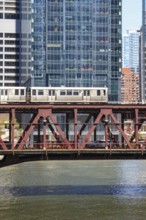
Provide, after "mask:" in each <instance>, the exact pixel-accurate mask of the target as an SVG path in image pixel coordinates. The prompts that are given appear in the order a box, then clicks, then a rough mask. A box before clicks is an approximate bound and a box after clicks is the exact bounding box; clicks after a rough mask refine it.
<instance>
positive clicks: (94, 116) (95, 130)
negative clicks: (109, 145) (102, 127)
mask: <svg viewBox="0 0 146 220" xmlns="http://www.w3.org/2000/svg"><path fill="white" fill-rule="evenodd" d="M93 118H94V121H95V120H96V115H93ZM96 128H97V126H96ZM96 128H95V129H94V141H96V132H97V129H96Z"/></svg>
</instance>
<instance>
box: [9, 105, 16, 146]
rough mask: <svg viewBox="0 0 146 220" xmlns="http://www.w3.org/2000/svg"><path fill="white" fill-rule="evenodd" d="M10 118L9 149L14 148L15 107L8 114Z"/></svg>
mask: <svg viewBox="0 0 146 220" xmlns="http://www.w3.org/2000/svg"><path fill="white" fill-rule="evenodd" d="M10 120H11V126H10V127H11V149H12V150H13V149H14V147H15V146H14V138H15V135H14V132H15V128H14V126H15V124H14V122H15V109H12V110H11V114H10Z"/></svg>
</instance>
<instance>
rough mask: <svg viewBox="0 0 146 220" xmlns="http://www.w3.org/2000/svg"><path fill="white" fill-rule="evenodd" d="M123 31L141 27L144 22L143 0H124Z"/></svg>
mask: <svg viewBox="0 0 146 220" xmlns="http://www.w3.org/2000/svg"><path fill="white" fill-rule="evenodd" d="M122 15H123V18H122V26H123V28H122V33H123V34H125V33H126V30H127V29H133V28H134V29H135V28H136V29H140V27H141V24H142V0H122Z"/></svg>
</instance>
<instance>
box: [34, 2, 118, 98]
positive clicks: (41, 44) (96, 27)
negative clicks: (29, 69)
mask: <svg viewBox="0 0 146 220" xmlns="http://www.w3.org/2000/svg"><path fill="white" fill-rule="evenodd" d="M121 11H122V1H121V0H96V1H95V0H90V1H89V0H80V1H79V0H73V1H70V0H33V4H32V52H33V77H34V85H35V86H67V87H78V86H81V87H82V86H83V87H98V86H99V87H100V86H101V87H103V86H107V87H108V89H109V100H112V101H117V100H119V99H120V78H121V65H122V61H121V60H122V59H121V57H122V54H121V53H122V49H121V46H122V42H121V41H122V40H121V20H122V19H121V14H122V12H121Z"/></svg>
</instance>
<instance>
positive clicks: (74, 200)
mask: <svg viewBox="0 0 146 220" xmlns="http://www.w3.org/2000/svg"><path fill="white" fill-rule="evenodd" d="M145 208H146V161H144V160H143V161H142V160H141V161H140V160H138V161H128V160H123V161H122V160H121V161H120V160H119V161H107V160H106V161H103V160H102V161H99V160H98V161H95V160H94V161H87V160H86V161H39V162H30V163H24V164H19V165H15V166H10V167H5V168H1V169H0V217H1V218H0V219H3V220H16V219H18V220H21V219H22V220H23V219H26V220H33V219H35V220H45V219H46V220H74V219H75V220H83V219H84V220H86V219H88V220H96V219H99V220H100V219H102V220H104V219H105V220H106V219H107V220H109V219H111V220H114V219H115V220H120V219H126V220H142V219H146V213H145Z"/></svg>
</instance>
